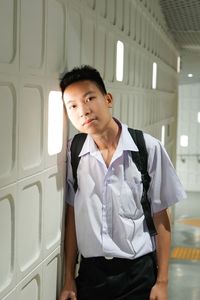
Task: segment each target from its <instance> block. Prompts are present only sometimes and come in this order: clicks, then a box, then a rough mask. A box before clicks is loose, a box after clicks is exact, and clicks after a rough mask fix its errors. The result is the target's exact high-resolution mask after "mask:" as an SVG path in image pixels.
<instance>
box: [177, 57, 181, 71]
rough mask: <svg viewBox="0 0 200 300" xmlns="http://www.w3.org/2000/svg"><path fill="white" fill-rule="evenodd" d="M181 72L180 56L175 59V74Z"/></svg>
mask: <svg viewBox="0 0 200 300" xmlns="http://www.w3.org/2000/svg"><path fill="white" fill-rule="evenodd" d="M180 70H181V58H180V56H178V57H177V73H180Z"/></svg>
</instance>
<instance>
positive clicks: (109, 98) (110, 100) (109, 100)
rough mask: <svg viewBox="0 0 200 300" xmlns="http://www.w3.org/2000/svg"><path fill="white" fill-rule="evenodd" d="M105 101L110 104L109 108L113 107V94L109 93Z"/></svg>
mask: <svg viewBox="0 0 200 300" xmlns="http://www.w3.org/2000/svg"><path fill="white" fill-rule="evenodd" d="M105 99H106V102H107V104H108V107H112V104H113V96H112V94H111V93H107V94H106V95H105Z"/></svg>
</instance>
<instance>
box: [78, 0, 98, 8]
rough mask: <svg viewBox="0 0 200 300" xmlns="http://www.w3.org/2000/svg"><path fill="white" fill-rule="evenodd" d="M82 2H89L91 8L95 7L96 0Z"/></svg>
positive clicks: (83, 0)
mask: <svg viewBox="0 0 200 300" xmlns="http://www.w3.org/2000/svg"><path fill="white" fill-rule="evenodd" d="M82 2H84V3H85V4H87V5H88V6H89V7H90V8H91V9H94V8H95V4H96V0H82ZM97 2H98V1H97Z"/></svg>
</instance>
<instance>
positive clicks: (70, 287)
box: [59, 280, 77, 300]
mask: <svg viewBox="0 0 200 300" xmlns="http://www.w3.org/2000/svg"><path fill="white" fill-rule="evenodd" d="M76 294H77V291H76V284H75V280H72V281H71V282H68V283H66V284H65V286H64V288H63V289H62V291H61V293H60V297H59V300H68V299H71V300H77V297H76Z"/></svg>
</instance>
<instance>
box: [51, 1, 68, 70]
mask: <svg viewBox="0 0 200 300" xmlns="http://www.w3.org/2000/svg"><path fill="white" fill-rule="evenodd" d="M47 4H48V16H47V17H48V22H47V56H46V65H47V70H48V71H49V72H56V73H57V72H58V71H59V70H60V69H61V64H62V63H63V62H64V41H65V23H66V17H65V7H64V5H63V4H62V3H61V2H58V1H56V0H49V1H47Z"/></svg>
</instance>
